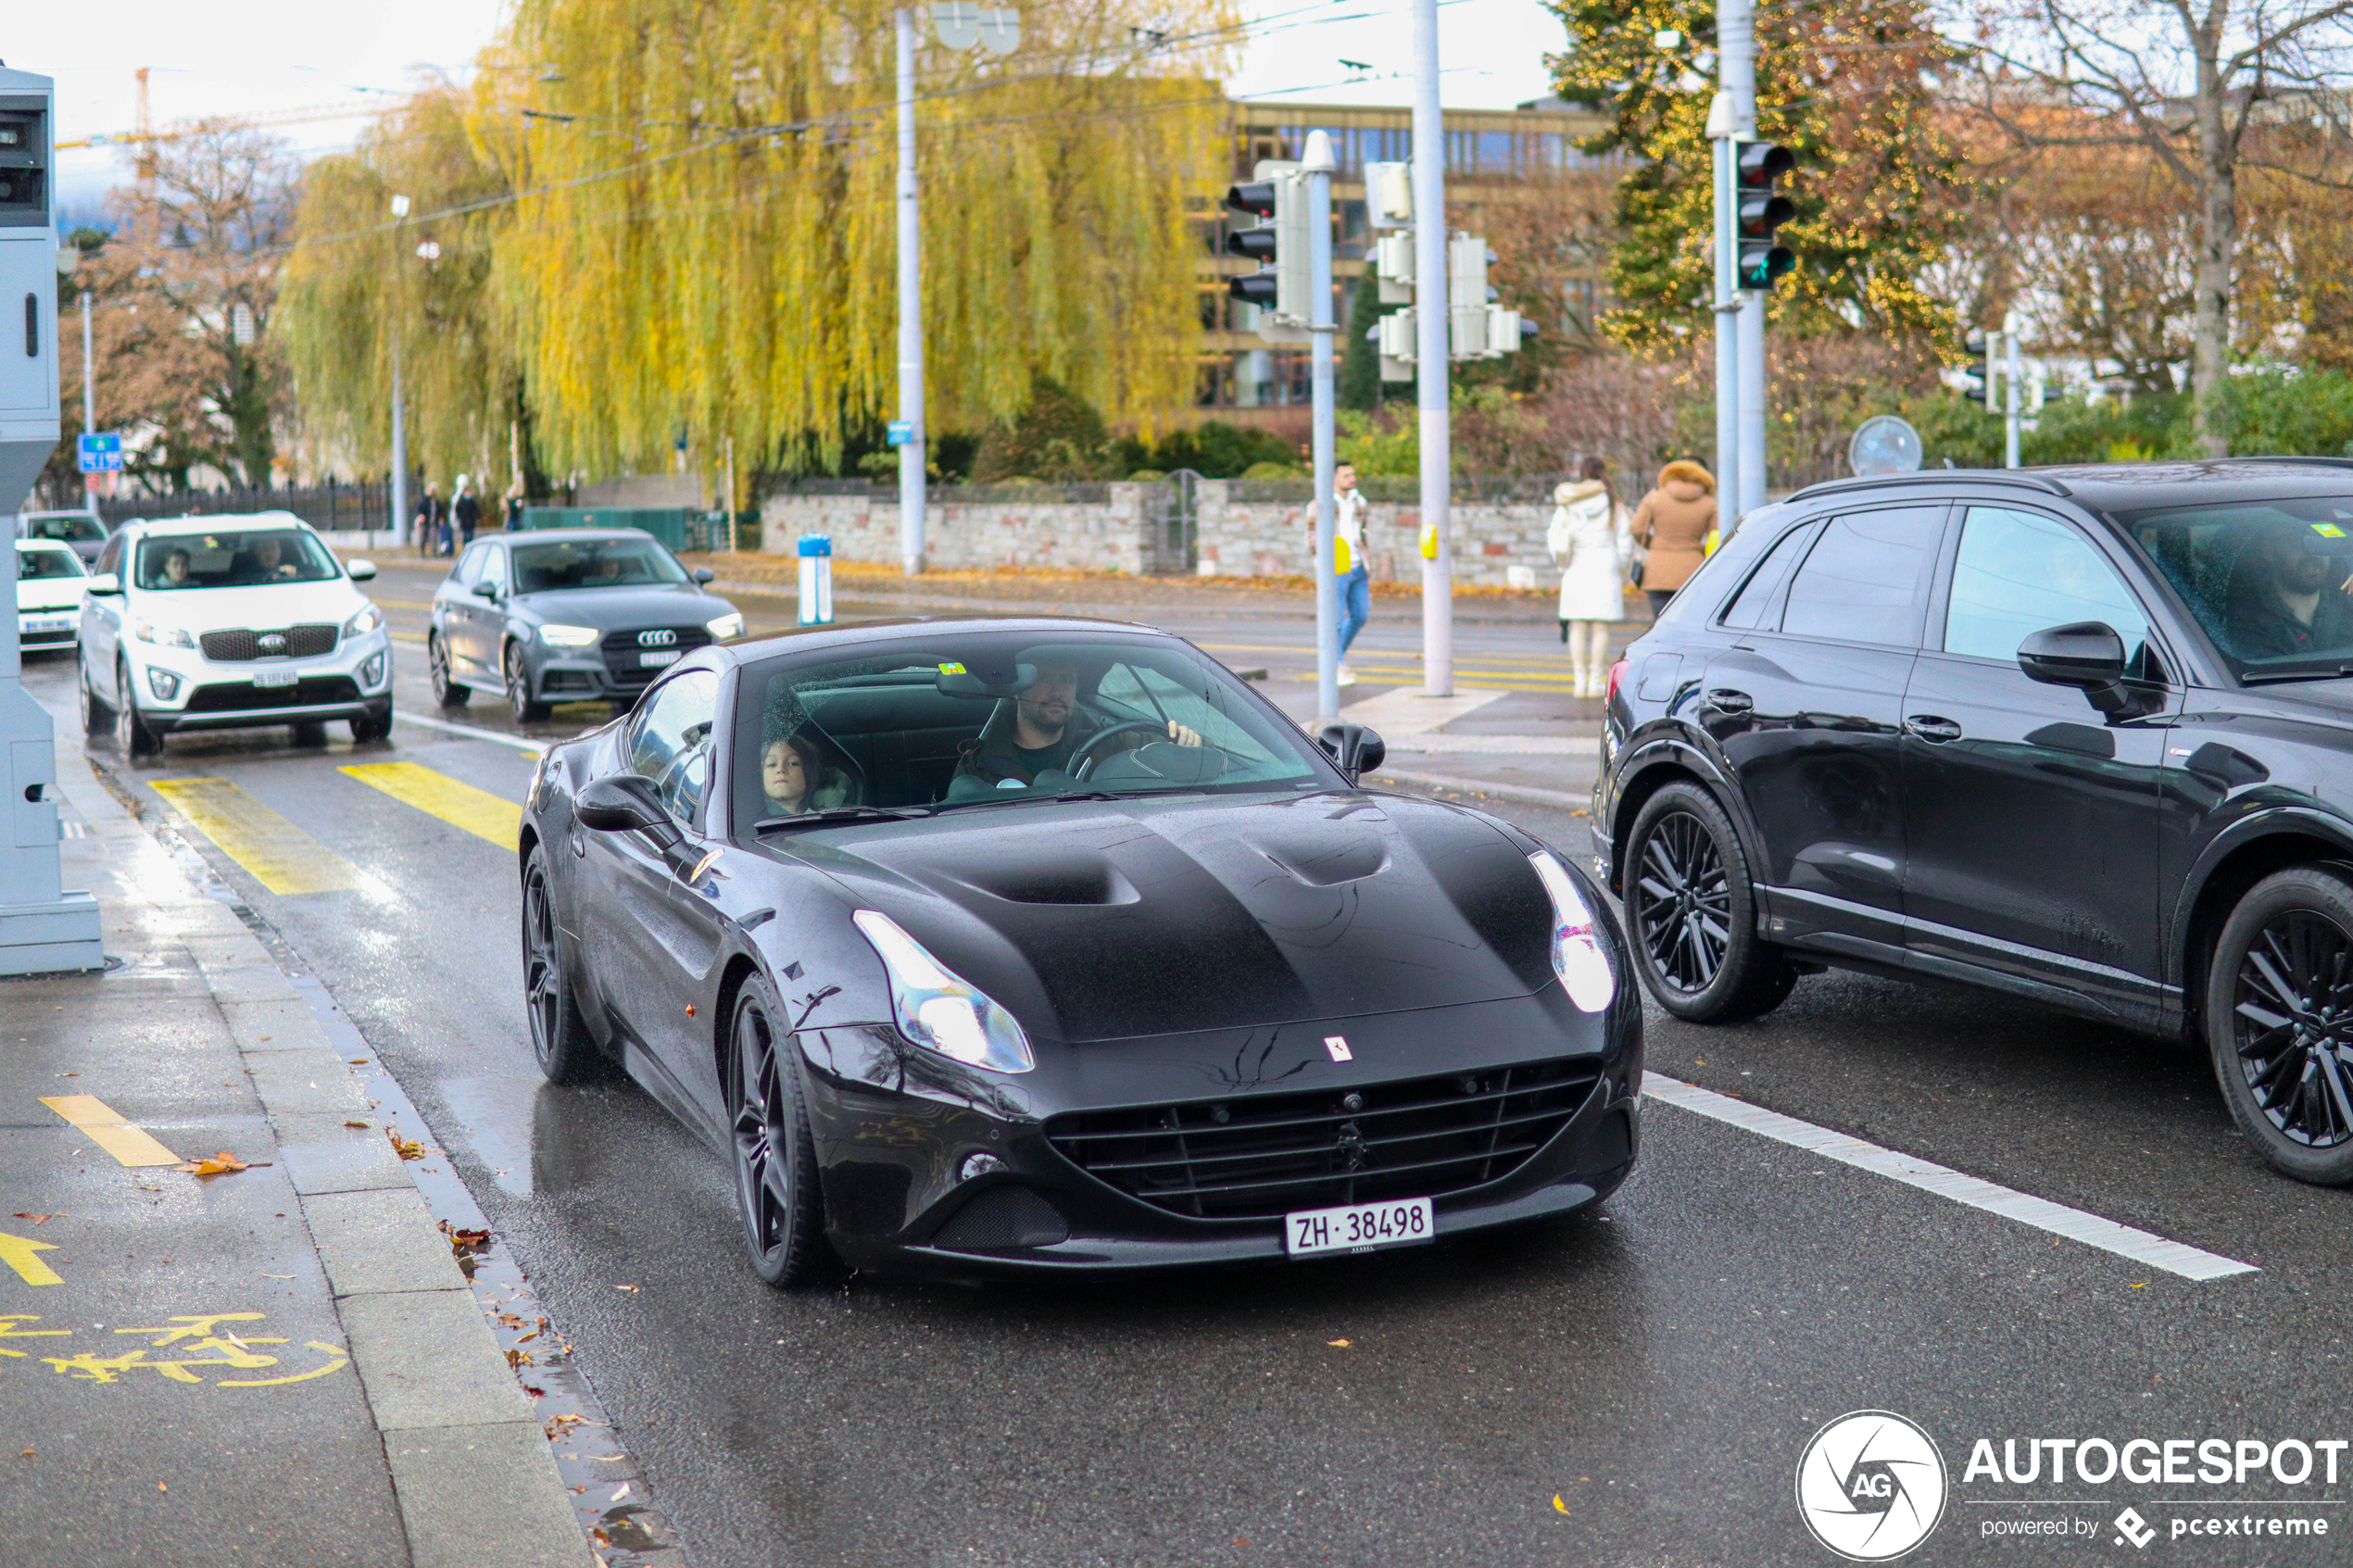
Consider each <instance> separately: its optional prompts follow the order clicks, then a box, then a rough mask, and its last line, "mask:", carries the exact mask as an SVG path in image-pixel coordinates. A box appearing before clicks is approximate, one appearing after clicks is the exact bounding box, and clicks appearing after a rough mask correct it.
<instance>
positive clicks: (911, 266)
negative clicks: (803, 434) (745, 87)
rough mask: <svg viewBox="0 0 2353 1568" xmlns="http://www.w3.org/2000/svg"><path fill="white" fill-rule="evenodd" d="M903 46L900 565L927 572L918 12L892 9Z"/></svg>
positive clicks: (906, 569) (907, 571)
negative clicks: (917, 161) (917, 151)
mask: <svg viewBox="0 0 2353 1568" xmlns="http://www.w3.org/2000/svg"><path fill="white" fill-rule="evenodd" d="M892 21H893V24H894V26H895V28H896V30H897V32H898V45H899V419H900V423H901V424H902V425H903V426H905V428H904V429H902V430H901V431H900V432H899V434H900V436H901V437H902V439H901V441H900V446H899V569H900V571H902V572H904V573H905V574H906V575H908V576H910V577H914V576H918V575H920V574H921V573H922V571H923V570H924V521H925V519H924V511H925V495H924V489H925V477H926V476H925V472H924V463H925V455H926V453H927V452H928V450H929V447H930V441H929V438H928V437H927V436H926V434H925V431H924V272H923V255H922V250H921V245H922V242H923V230H922V226H921V224H920V222H919V221H918V220H919V217H920V212H919V209H918V207H917V205H916V190H915V13H914V12H913V11H912V9H910V8H908V7H906V6H900V8H899V9H898V10H897V11H896V12H894V13H892Z"/></svg>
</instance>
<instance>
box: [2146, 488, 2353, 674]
mask: <svg viewBox="0 0 2353 1568" xmlns="http://www.w3.org/2000/svg"><path fill="white" fill-rule="evenodd" d="M2123 521H2124V524H2125V526H2126V527H2127V528H2129V529H2131V530H2132V533H2133V538H2134V539H2135V540H2137V541H2138V542H2139V544H2140V546H2141V548H2142V549H2144V550H2146V551H2147V552H2148V554H2149V558H2151V559H2152V560H2154V561H2156V562H2157V566H2158V571H2162V572H2163V573H2164V574H2165V576H2166V579H2167V581H2169V582H2171V583H2172V584H2173V587H2174V589H2175V590H2176V591H2177V592H2178V593H2180V595H2181V596H2182V598H2183V602H2184V603H2186V604H2187V605H2188V606H2189V607H2190V613H2191V614H2193V615H2195V616H2196V617H2197V620H2198V624H2200V625H2201V626H2203V627H2205V628H2206V631H2207V634H2208V635H2209V636H2211V637H2212V638H2213V639H2214V642H2215V644H2216V646H2219V647H2220V648H2221V650H2222V651H2223V653H2225V654H2227V655H2228V656H2229V657H2230V658H2231V659H2232V660H2233V662H2234V663H2235V664H2236V666H2237V672H2238V673H2239V674H2240V675H2241V676H2243V677H2264V676H2270V675H2278V674H2298V673H2309V674H2330V675H2333V674H2334V673H2336V672H2337V671H2338V669H2339V668H2340V667H2344V666H2353V496H2324V497H2322V498H2319V499H2305V498H2295V499H2288V500H2275V501H2236V502H2232V503H2229V504H2227V505H2223V506H2208V507H2181V508H2171V509H2169V510H2162V511H2140V512H2129V513H2126V514H2124V517H2123Z"/></svg>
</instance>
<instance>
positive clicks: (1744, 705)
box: [1707, 686, 1756, 713]
mask: <svg viewBox="0 0 2353 1568" xmlns="http://www.w3.org/2000/svg"><path fill="white" fill-rule="evenodd" d="M1707 700H1708V701H1709V702H1710V703H1711V704H1713V705H1714V706H1715V708H1716V709H1717V711H1718V712H1719V713H1745V712H1747V711H1748V710H1749V709H1752V708H1755V706H1756V699H1755V697H1753V696H1749V695H1748V694H1747V693H1746V692H1736V691H1733V690H1732V689H1731V688H1730V687H1729V686H1718V687H1716V688H1714V689H1713V690H1711V691H1710V692H1709V693H1708V694H1707Z"/></svg>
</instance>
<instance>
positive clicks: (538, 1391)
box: [522, 1383, 547, 1399]
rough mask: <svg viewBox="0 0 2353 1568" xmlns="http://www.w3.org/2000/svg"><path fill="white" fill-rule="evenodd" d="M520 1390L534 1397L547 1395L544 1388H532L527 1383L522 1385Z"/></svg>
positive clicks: (540, 1397)
mask: <svg viewBox="0 0 2353 1568" xmlns="http://www.w3.org/2000/svg"><path fill="white" fill-rule="evenodd" d="M522 1391H523V1392H524V1393H526V1394H528V1395H530V1396H531V1397H532V1398H533V1399H546V1398H547V1390H546V1389H545V1388H534V1387H533V1386H531V1385H530V1384H528V1383H526V1384H524V1385H523V1386H522Z"/></svg>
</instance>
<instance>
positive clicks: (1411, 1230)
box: [1283, 1198, 1438, 1258]
mask: <svg viewBox="0 0 2353 1568" xmlns="http://www.w3.org/2000/svg"><path fill="white" fill-rule="evenodd" d="M1437 1229H1438V1222H1437V1217H1436V1216H1435V1215H1434V1214H1433V1213H1432V1212H1431V1211H1430V1207H1429V1199H1428V1198H1392V1199H1391V1200H1390V1201H1389V1202H1387V1203H1352V1204H1350V1205H1348V1206H1347V1207H1346V1208H1344V1209H1302V1210H1299V1211H1298V1212H1297V1213H1295V1214H1286V1215H1284V1216H1283V1250H1285V1251H1286V1252H1289V1253H1290V1255H1291V1256H1292V1257H1294V1258H1304V1257H1307V1256H1309V1255H1311V1254H1313V1253H1316V1252H1369V1251H1371V1250H1372V1249H1373V1248H1376V1247H1403V1246H1405V1245H1406V1244H1408V1243H1410V1242H1416V1241H1428V1240H1430V1239H1431V1238H1432V1237H1433V1236H1436V1235H1437Z"/></svg>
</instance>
